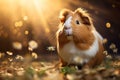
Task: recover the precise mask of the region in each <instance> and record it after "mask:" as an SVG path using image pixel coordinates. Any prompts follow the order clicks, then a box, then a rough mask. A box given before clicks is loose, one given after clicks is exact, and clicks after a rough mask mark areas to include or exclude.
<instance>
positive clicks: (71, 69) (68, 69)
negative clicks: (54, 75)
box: [60, 66, 76, 74]
mask: <svg viewBox="0 0 120 80" xmlns="http://www.w3.org/2000/svg"><path fill="white" fill-rule="evenodd" d="M75 71H76V69H75V68H74V67H68V66H66V67H63V68H61V70H60V72H62V73H63V74H72V73H74V72H75Z"/></svg>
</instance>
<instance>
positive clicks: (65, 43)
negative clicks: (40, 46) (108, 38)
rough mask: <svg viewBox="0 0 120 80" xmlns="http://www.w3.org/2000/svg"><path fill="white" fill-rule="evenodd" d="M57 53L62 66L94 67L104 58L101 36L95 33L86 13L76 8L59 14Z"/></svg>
mask: <svg viewBox="0 0 120 80" xmlns="http://www.w3.org/2000/svg"><path fill="white" fill-rule="evenodd" d="M59 26H60V29H59V30H58V31H57V51H58V55H59V57H60V60H61V63H62V66H64V65H69V64H75V65H83V64H85V65H84V66H88V67H94V66H96V65H98V64H100V63H101V62H102V60H103V58H104V55H103V51H104V48H103V44H102V39H103V38H102V36H101V35H100V34H99V33H98V32H97V31H96V29H95V28H94V26H93V23H92V20H91V18H90V17H89V14H88V13H86V11H84V10H82V9H81V8H78V9H77V10H75V11H74V12H73V11H70V10H67V9H64V10H62V11H61V13H60V25H59Z"/></svg>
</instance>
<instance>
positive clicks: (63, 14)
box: [59, 9, 71, 22]
mask: <svg viewBox="0 0 120 80" xmlns="http://www.w3.org/2000/svg"><path fill="white" fill-rule="evenodd" d="M70 12H71V11H70V10H68V9H63V10H61V11H60V15H59V19H60V21H61V22H65V20H66V17H67V16H68V15H69V14H70Z"/></svg>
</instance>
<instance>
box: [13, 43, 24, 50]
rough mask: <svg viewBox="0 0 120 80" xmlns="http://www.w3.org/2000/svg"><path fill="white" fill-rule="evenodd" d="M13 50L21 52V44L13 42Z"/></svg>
mask: <svg viewBox="0 0 120 80" xmlns="http://www.w3.org/2000/svg"><path fill="white" fill-rule="evenodd" d="M12 46H13V48H15V49H18V50H21V49H22V44H21V43H20V42H13V44H12Z"/></svg>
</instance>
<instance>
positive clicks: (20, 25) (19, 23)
mask: <svg viewBox="0 0 120 80" xmlns="http://www.w3.org/2000/svg"><path fill="white" fill-rule="evenodd" d="M22 26H23V22H22V21H18V22H15V27H22Z"/></svg>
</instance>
